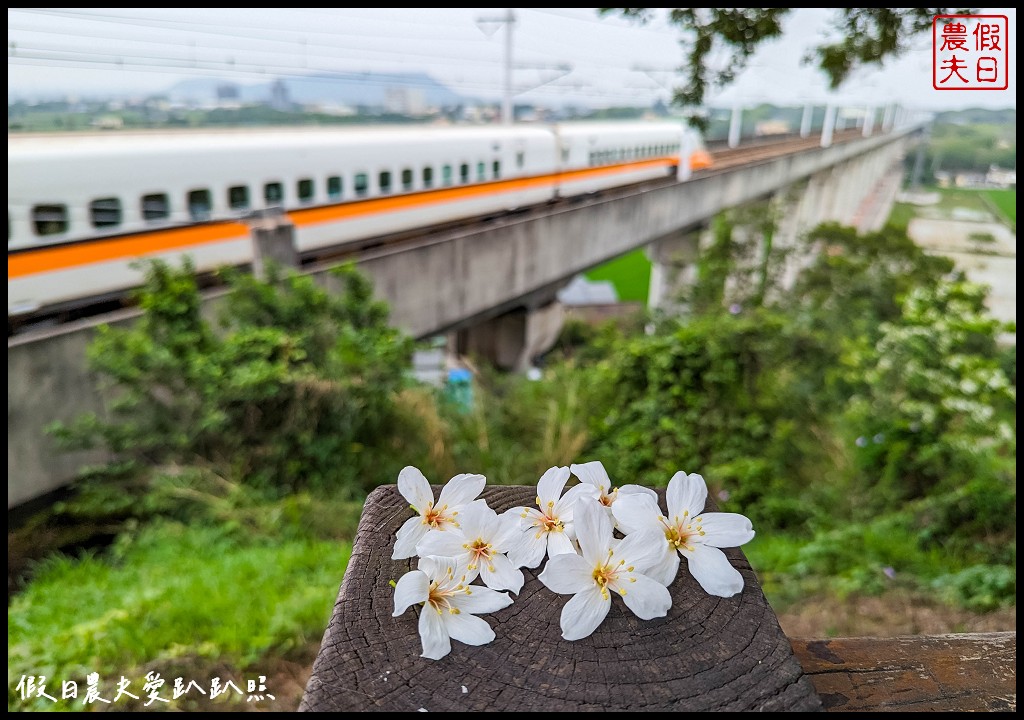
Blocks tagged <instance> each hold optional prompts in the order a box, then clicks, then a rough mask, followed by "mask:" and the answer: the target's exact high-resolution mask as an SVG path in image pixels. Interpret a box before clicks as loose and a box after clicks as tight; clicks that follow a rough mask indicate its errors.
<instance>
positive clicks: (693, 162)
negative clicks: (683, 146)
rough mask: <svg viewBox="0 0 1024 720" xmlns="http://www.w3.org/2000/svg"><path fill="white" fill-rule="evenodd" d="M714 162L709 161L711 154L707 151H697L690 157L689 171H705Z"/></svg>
mask: <svg viewBox="0 0 1024 720" xmlns="http://www.w3.org/2000/svg"><path fill="white" fill-rule="evenodd" d="M712 165H714V161H713V160H712V159H711V153H709V152H708V151H707V150H697V151H696V152H694V153H693V154H692V155H690V169H691V170H707V169H708V168H710V167H711V166H712Z"/></svg>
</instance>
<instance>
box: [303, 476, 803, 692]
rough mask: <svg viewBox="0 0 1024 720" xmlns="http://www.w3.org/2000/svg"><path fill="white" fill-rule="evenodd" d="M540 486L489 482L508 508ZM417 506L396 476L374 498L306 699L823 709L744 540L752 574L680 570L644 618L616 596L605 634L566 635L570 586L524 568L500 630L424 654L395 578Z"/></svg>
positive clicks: (497, 620) (494, 621) (495, 500)
mask: <svg viewBox="0 0 1024 720" xmlns="http://www.w3.org/2000/svg"><path fill="white" fill-rule="evenodd" d="M438 491H439V488H435V493H436V492H438ZM536 492H537V488H536V487H525V486H490V487H488V488H486V489H485V490H484V492H483V495H482V497H484V498H485V499H486V500H487V503H488V505H489V506H490V507H492V508H493V509H494V510H496V511H497V512H502V511H504V510H507V509H508V508H511V507H514V506H518V505H522V506H529V505H532V504H533V501H534V497H535V495H536ZM662 494H663V493H662ZM662 502H664V498H662ZM708 509H709V510H711V509H713V508H712V507H710V505H709V507H708ZM409 516H410V511H409V503H408V502H407V501H406V500H405V499H403V498H402V496H401V495H399V493H398V491H397V489H396V487H395V486H394V485H385V486H382V487H379V488H377V489H376V490H374V491H373V492H372V493H371V494H370V496H369V498H367V501H366V506H365V508H364V510H363V515H362V518H361V519H360V522H359V528H358V530H357V532H356V538H355V543H354V545H353V548H352V559H351V561H350V562H349V566H348V570H347V571H346V573H345V578H344V581H343V582H342V585H341V590H340V592H339V595H338V601H337V603H336V604H335V607H334V613H333V616H332V617H331V621H330V624H329V626H328V628H327V631H326V633H325V634H324V638H323V644H322V646H321V648H320V653H319V655H318V657H317V659H316V662H315V664H314V666H313V672H312V675H311V677H310V679H309V683H308V685H307V688H306V694H305V697H304V698H303V700H302V704H301V705H300V706H299V709H300V710H307V711H367V710H378V711H418V710H426V711H429V712H438V711H442V712H443V711H483V710H490V711H511V710H515V711H573V710H620V711H621V710H627V711H629V710H643V711H649V710H650V711H659V710H665V711H671V710H691V711H700V710H727V711H740V710H760V711H783V710H819V709H820V708H821V701H820V700H819V698H818V695H817V694H816V692H815V690H814V687H813V685H812V684H811V682H810V680H809V679H808V678H807V677H806V676H805V675H804V673H803V670H802V669H801V667H800V664H799V662H798V661H797V659H796V657H795V656H794V654H793V649H792V647H791V645H790V642H789V640H788V639H787V638H786V636H785V635H784V634H783V632H782V630H781V629H780V628H779V623H778V621H777V619H776V617H775V613H774V612H773V611H772V609H771V608H770V607H769V605H768V602H767V601H766V600H765V597H764V593H762V592H761V588H760V586H759V585H758V582H757V578H756V577H755V576H754V573H753V571H752V570H751V569H750V565H749V564H748V563H747V560H746V558H745V557H744V555H743V553H742V552H741V551H740V550H739V549H732V550H726V551H725V552H726V555H727V556H728V557H729V559H730V561H731V562H732V564H733V566H734V567H736V568H737V569H738V570H739V571H740V573H741V574H742V575H743V577H744V579H745V587H744V589H743V591H742V592H741V593H740V594H738V595H735V596H733V597H731V598H721V597H715V596H712V595H708V594H707V593H706V592H705V591H704V590H703V589H701V587H700V586H699V585H698V584H697V582H696V581H695V580H694V579H693V577H692V576H691V575H690V574H689V573H688V572H686V571H685V570H681V571H680V573H679V576H678V577H677V578H676V580H675V582H673V584H672V585H671V587H670V592H671V593H672V597H673V605H672V608H671V609H670V610H669V613H668V615H667V616H666V617H663V618H659V619H656V620H647V621H644V620H640V619H638V618H637V617H636V616H635V615H633V614H632V613H631V612H629V611H628V610H624V609H623V607H622V606H621V604H619V603H613V604H612V608H611V611H610V613H609V615H608V617H607V618H606V620H605V621H604V623H602V624H601V626H600V627H599V628H598V629H597V630H596V631H595V632H594V633H593V634H592V635H590V636H589V637H586V638H584V639H582V640H577V641H573V642H569V641H566V640H563V639H562V637H561V631H560V629H559V613H560V612H561V608H562V606H563V605H564V604H565V602H566V598H565V597H564V596H558V595H555V594H553V593H551V592H550V591H548V590H547V589H546V588H544V587H543V586H542V585H541V583H540V581H539V580H537V573H536V572H533V571H529V570H524V573H525V575H526V584H525V585H524V586H523V589H522V592H521V593H520V594H519V595H518V596H517V597H516V598H515V603H514V604H513V605H511V606H510V607H507V608H505V609H504V610H501V611H499V612H497V613H495V614H493V615H489V616H487V620H488V622H489V623H490V624H491V626H492V627H493V628H494V630H495V633H496V636H497V637H496V639H495V640H494V641H493V642H491V643H488V644H486V645H482V646H479V647H471V646H468V645H463V644H461V643H453V648H452V652H451V653H450V654H449V655H447V656H446V657H444V658H442V659H441V660H428V659H424V658H421V657H420V656H419V655H420V651H421V644H420V637H419V633H418V630H417V621H416V619H415V617H413V615H412V614H411V613H409V614H406V615H404V616H400V617H392V609H393V590H392V588H391V586H390V585H389V581H391V580H397V579H398V578H400V577H402V575H403V574H404V573H406V572H407V571H409V570H410V569H413V568H414V567H415V562H416V560H415V558H414V559H412V560H399V561H396V560H391V552H392V547H393V545H394V540H395V533H396V531H397V530H398V528H399V527H400V526H401V524H402V523H403V522H404V521H405V520H406V519H407V518H408V517H409ZM538 571H539V568H538Z"/></svg>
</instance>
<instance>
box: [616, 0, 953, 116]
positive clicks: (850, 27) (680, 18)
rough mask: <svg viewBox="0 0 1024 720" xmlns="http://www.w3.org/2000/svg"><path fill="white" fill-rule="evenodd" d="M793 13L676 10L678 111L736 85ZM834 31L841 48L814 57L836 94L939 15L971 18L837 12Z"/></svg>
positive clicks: (645, 17)
mask: <svg viewBox="0 0 1024 720" xmlns="http://www.w3.org/2000/svg"><path fill="white" fill-rule="evenodd" d="M792 10H793V9H792V8H671V9H670V10H669V14H668V20H669V22H671V23H672V24H673V25H676V26H677V27H679V28H680V30H682V32H683V36H684V37H683V40H682V45H683V48H684V50H685V57H686V61H687V65H686V68H685V70H686V72H687V80H686V84H685V85H684V86H683V87H680V88H677V89H676V91H675V96H674V101H675V103H676V104H678V105H683V106H692V107H697V106H700V105H701V104H703V102H704V99H705V96H706V94H707V91H708V88H709V87H713V86H715V87H719V86H722V85H726V84H728V83H730V82H732V81H733V80H734V79H735V78H736V76H737V75H738V74H739V73H740V72H741V71H742V70H743V69H744V68H745V67H746V65H747V60H748V59H749V58H750V56H751V55H752V54H753V53H754V51H755V50H756V49H757V48H758V46H760V45H761V43H763V42H764V41H766V40H770V39H772V38H775V37H779V36H780V35H781V34H782V21H783V19H784V18H785V17H786V15H788V14H789V13H790V12H792ZM598 12H599V13H600V14H602V15H607V14H614V13H618V14H621V15H622V16H624V17H627V18H630V19H632V20H636V21H637V22H641V23H645V22H647V21H649V20H650V19H651V17H652V15H653V9H652V8H598ZM834 12H835V14H836V16H835V20H834V29H835V30H836V31H837V32H839V33H841V34H842V37H843V39H842V40H840V41H838V42H826V43H823V44H822V45H819V46H818V47H817V48H815V50H814V52H813V57H809V58H807V59H808V60H812V59H813V60H816V61H817V64H818V67H819V68H820V69H821V70H823V71H824V72H825V74H826V75H827V76H828V80H829V85H830V87H831V88H832V89H835V88H837V87H839V85H840V84H842V82H843V81H844V80H845V79H846V78H848V77H849V76H850V73H851V72H852V71H853V70H854V69H855V68H857V67H859V66H861V65H865V64H875V65H881V64H882V62H884V61H885V60H886V58H889V57H896V56H898V55H899V54H900V53H902V52H903V51H905V50H906V49H907V47H908V42H909V40H910V38H911V37H913V36H914V35H916V34H917V33H920V32H922V31H924V30H927V29H928V28H930V27H931V25H932V18H933V17H934V16H936V15H947V14H951V13H970V12H972V11H971V10H969V9H966V10H953V9H951V8H884V7H883V8H836V9H835V11H834ZM716 49H724V50H725V51H726V54H727V56H728V59H727V60H726V63H725V67H723V68H719V69H713V68H711V67H710V66H709V62H708V61H709V55H710V53H711V52H712V51H713V50H716Z"/></svg>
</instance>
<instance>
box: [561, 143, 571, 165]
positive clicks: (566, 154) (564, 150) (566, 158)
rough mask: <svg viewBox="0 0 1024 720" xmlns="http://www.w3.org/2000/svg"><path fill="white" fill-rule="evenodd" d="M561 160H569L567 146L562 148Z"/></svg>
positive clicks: (565, 161)
mask: <svg viewBox="0 0 1024 720" xmlns="http://www.w3.org/2000/svg"><path fill="white" fill-rule="evenodd" d="M562 162H564V163H567V162H569V148H567V147H564V148H562Z"/></svg>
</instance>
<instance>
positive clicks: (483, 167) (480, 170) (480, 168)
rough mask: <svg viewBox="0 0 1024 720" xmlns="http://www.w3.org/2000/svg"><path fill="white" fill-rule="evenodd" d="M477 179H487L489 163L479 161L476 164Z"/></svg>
mask: <svg viewBox="0 0 1024 720" xmlns="http://www.w3.org/2000/svg"><path fill="white" fill-rule="evenodd" d="M476 179H477V181H478V182H480V181H483V180H486V179H487V163H482V162H478V163H477V164H476Z"/></svg>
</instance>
